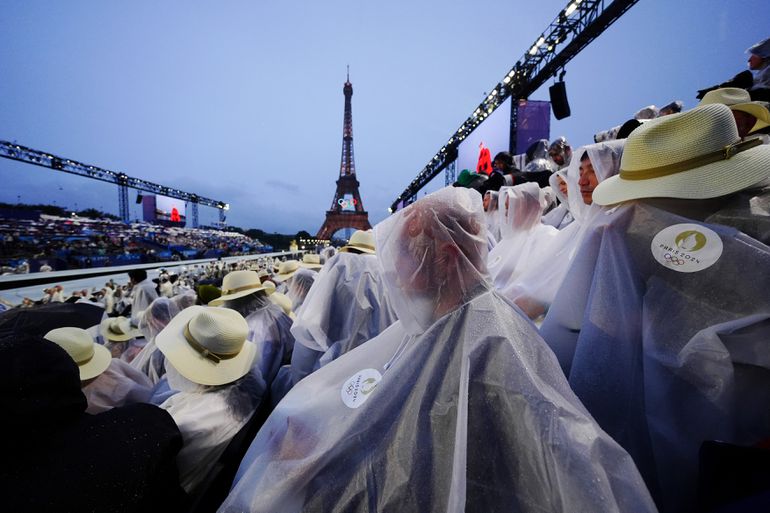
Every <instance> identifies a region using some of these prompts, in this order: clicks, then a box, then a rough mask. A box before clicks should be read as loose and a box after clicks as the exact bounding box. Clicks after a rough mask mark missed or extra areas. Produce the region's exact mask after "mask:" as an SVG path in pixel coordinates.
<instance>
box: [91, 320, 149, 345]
mask: <svg viewBox="0 0 770 513" xmlns="http://www.w3.org/2000/svg"><path fill="white" fill-rule="evenodd" d="M99 332H100V333H101V334H102V338H103V339H104V341H105V342H125V341H127V340H131V339H132V338H136V337H141V336H143V335H142V332H141V330H139V329H136V328H134V327H133V326H131V320H130V319H127V318H126V317H108V318H107V319H104V320H103V321H102V322H101V324H100V325H99Z"/></svg>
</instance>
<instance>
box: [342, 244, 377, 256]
mask: <svg viewBox="0 0 770 513" xmlns="http://www.w3.org/2000/svg"><path fill="white" fill-rule="evenodd" d="M351 249H355V250H356V251H360V252H361V253H368V254H370V255H375V254H377V252H376V251H375V250H373V249H370V248H364V247H362V246H356V245H355V244H348V245H347V246H343V247H341V248H340V251H342V252H344V253H350V250H351Z"/></svg>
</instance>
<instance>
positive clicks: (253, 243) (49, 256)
mask: <svg viewBox="0 0 770 513" xmlns="http://www.w3.org/2000/svg"><path fill="white" fill-rule="evenodd" d="M271 249H272V248H266V247H265V246H264V245H263V244H262V243H261V242H260V241H258V240H255V239H252V238H251V237H248V236H246V235H244V234H242V233H238V232H231V231H224V230H218V229H211V228H183V227H175V226H162V225H156V224H150V223H143V222H135V223H131V224H128V225H126V224H124V223H122V222H120V221H114V220H110V219H90V218H86V217H72V218H64V217H58V216H52V215H46V214H41V215H40V216H39V217H38V218H36V219H0V275H5V274H26V273H30V272H38V271H40V272H47V271H61V270H66V269H82V268H90V267H104V266H109V265H131V264H137V263H148V262H158V261H170V260H192V259H197V258H211V257H214V258H216V257H220V256H221V257H227V256H238V255H247V254H253V253H260V252H264V251H266V250H271Z"/></svg>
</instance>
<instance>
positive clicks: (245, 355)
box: [155, 306, 257, 385]
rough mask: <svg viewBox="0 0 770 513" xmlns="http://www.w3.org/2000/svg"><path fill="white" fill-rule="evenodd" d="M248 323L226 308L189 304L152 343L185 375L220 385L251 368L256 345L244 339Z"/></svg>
mask: <svg viewBox="0 0 770 513" xmlns="http://www.w3.org/2000/svg"><path fill="white" fill-rule="evenodd" d="M248 334H249V325H248V324H247V323H246V320H245V319H244V318H243V316H242V315H241V314H239V313H238V312H236V311H235V310H230V309H229V308H211V307H205V306H191V307H189V308H185V309H184V310H182V311H181V312H179V313H178V314H177V315H176V316H175V317H174V318H173V319H171V322H169V323H168V325H167V326H166V327H165V328H164V329H163V331H161V332H160V333H158V335H157V337H155V344H157V346H158V349H160V350H161V351H162V352H163V354H164V355H165V356H166V358H168V360H169V361H170V362H171V364H172V365H173V366H174V368H175V369H176V370H178V371H179V373H180V374H181V375H182V376H184V377H185V378H187V379H189V380H190V381H192V382H194V383H199V384H201V385H224V384H227V383H232V382H233V381H235V380H236V379H239V378H242V377H243V376H245V375H246V373H247V372H249V370H250V369H251V366H252V364H253V362H254V357H255V356H256V354H257V346H256V345H254V344H253V343H252V342H250V341H248V340H246V338H247V337H248Z"/></svg>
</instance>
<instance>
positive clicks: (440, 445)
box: [220, 187, 655, 513]
mask: <svg viewBox="0 0 770 513" xmlns="http://www.w3.org/2000/svg"><path fill="white" fill-rule="evenodd" d="M375 237H376V240H377V257H376V258H377V259H378V261H379V263H380V264H381V266H382V268H383V279H384V283H385V287H386V288H387V290H388V295H389V297H390V298H391V300H392V305H393V306H394V308H395V310H396V312H397V313H398V319H399V320H398V321H397V322H395V323H394V324H392V325H391V326H390V327H389V328H387V329H386V330H385V331H383V332H382V333H381V334H380V335H379V336H378V337H376V338H374V339H372V340H370V341H368V342H367V343H365V344H363V345H361V346H359V347H358V348H357V349H355V350H353V351H350V352H349V353H347V354H346V355H345V356H344V357H342V358H338V359H337V360H336V361H335V362H334V363H332V364H330V365H326V366H325V367H323V368H321V369H319V370H318V371H316V372H314V373H313V374H311V375H310V376H308V377H306V378H305V379H303V380H302V381H301V382H299V383H298V384H297V385H296V386H295V387H294V388H293V389H292V390H291V391H290V392H289V393H288V394H287V395H286V397H284V398H283V400H282V401H281V402H280V403H279V404H278V406H277V407H276V409H275V410H274V411H273V413H272V414H271V415H270V417H269V418H268V420H267V421H266V423H265V424H264V426H263V427H262V429H261V430H260V431H259V433H258V434H257V436H256V438H255V439H254V441H253V442H252V444H251V447H250V448H249V450H248V452H247V453H246V456H245V457H244V459H243V461H242V462H241V467H240V468H239V470H238V472H237V474H236V479H235V482H234V483H233V486H232V488H231V490H230V494H229V496H228V497H227V499H225V501H224V503H223V504H222V506H221V508H220V511H223V512H229V511H248V512H251V513H257V512H270V513H275V512H288V511H324V512H326V511H329V512H331V511H370V510H373V509H376V510H377V511H400V512H403V513H412V512H414V513H417V512H439V511H440V512H445V511H448V512H460V511H483V512H487V511H533V512H534V511H538V512H539V511H549V512H564V513H566V512H573V511H591V512H595V513H599V512H610V511H612V512H621V511H624V512H625V511H633V512H635V513H643V512H652V511H655V507H654V505H653V503H652V500H651V499H650V496H649V493H648V491H647V490H646V488H645V486H644V483H643V482H642V480H641V477H640V476H639V473H638V472H637V470H636V468H635V467H634V463H633V461H631V459H630V458H629V457H628V455H627V454H626V453H625V452H624V451H623V450H622V449H621V448H620V447H619V446H618V445H617V443H615V442H614V441H613V440H612V439H611V438H610V437H609V436H608V435H607V434H606V433H604V432H603V431H601V429H599V428H598V426H597V425H596V423H595V422H594V421H593V419H591V417H590V416H589V415H588V413H587V412H586V411H585V409H584V408H583V406H582V405H581V404H580V402H579V401H578V400H577V398H576V397H575V396H574V395H573V394H572V392H571V391H570V389H569V386H568V385H567V382H566V380H565V378H564V376H563V374H562V372H561V369H560V368H559V366H558V364H557V362H556V360H555V358H554V357H553V354H552V353H551V352H550V350H549V349H548V348H547V347H546V346H545V344H544V343H543V341H542V339H541V338H540V337H539V336H538V335H537V331H536V330H535V328H534V326H533V325H532V324H531V323H530V322H529V320H527V319H525V318H524V317H523V316H522V315H521V314H520V313H519V312H518V311H517V310H516V309H515V308H514V307H512V306H511V305H510V304H509V303H508V302H507V301H505V300H504V299H503V298H501V297H500V296H499V295H497V293H496V292H494V290H493V288H492V285H491V283H490V281H489V277H488V274H487V271H486V236H485V234H484V219H483V215H482V203H481V196H480V195H479V194H477V193H476V192H473V191H469V190H467V189H462V188H453V187H447V188H444V189H441V190H439V191H437V192H435V193H433V194H431V195H428V196H426V197H425V198H422V199H420V200H419V201H417V202H415V203H414V204H412V205H410V206H408V207H406V208H404V209H403V210H400V211H399V212H397V213H396V214H394V215H393V216H391V217H389V218H388V219H386V220H385V221H383V222H381V223H380V224H378V225H377V226H376V227H375ZM340 256H352V257H354V258H361V256H360V255H356V256H354V255H340ZM363 258H370V257H368V256H363ZM373 505H376V507H374V506H373Z"/></svg>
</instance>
